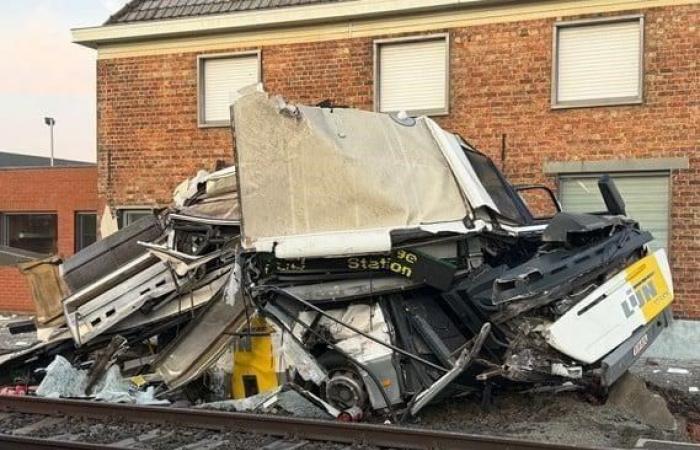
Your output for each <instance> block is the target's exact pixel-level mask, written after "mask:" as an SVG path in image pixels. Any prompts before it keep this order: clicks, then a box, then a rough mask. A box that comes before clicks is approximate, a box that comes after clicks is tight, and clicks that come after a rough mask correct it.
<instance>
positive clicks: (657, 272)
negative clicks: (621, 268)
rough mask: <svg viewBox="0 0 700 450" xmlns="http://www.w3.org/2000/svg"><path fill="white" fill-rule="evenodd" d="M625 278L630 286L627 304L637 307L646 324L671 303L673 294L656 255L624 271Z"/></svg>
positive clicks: (643, 259) (641, 260)
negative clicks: (639, 308)
mask: <svg viewBox="0 0 700 450" xmlns="http://www.w3.org/2000/svg"><path fill="white" fill-rule="evenodd" d="M625 278H626V280H627V282H628V283H629V284H630V287H631V289H630V290H629V291H628V297H629V302H630V303H631V304H632V305H634V304H636V305H639V306H640V307H641V310H642V315H643V316H644V322H645V323H648V322H650V321H651V320H652V319H654V318H655V317H656V316H658V315H659V314H660V313H661V312H662V311H663V310H664V309H665V308H666V307H667V306H668V305H670V304H671V302H672V301H673V292H672V291H671V290H670V289H669V287H668V283H667V282H666V278H665V277H664V274H663V272H662V270H661V267H659V263H658V261H657V260H656V255H649V256H647V257H645V258H642V259H640V260H639V261H637V262H636V263H634V264H632V265H631V266H629V267H628V268H627V269H625Z"/></svg>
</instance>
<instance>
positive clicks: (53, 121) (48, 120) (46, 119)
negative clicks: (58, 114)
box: [44, 117, 56, 167]
mask: <svg viewBox="0 0 700 450" xmlns="http://www.w3.org/2000/svg"><path fill="white" fill-rule="evenodd" d="M44 123H45V124H46V125H48V126H49V130H50V133H51V167H53V126H54V125H56V119H54V118H53V117H44Z"/></svg>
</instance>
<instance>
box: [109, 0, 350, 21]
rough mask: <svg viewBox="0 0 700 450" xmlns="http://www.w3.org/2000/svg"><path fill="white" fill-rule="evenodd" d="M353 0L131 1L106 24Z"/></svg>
mask: <svg viewBox="0 0 700 450" xmlns="http://www.w3.org/2000/svg"><path fill="white" fill-rule="evenodd" d="M346 1H352V0H131V1H129V2H128V3H127V4H126V5H125V6H124V7H123V8H122V9H120V10H119V11H117V12H116V13H115V14H114V15H113V16H112V17H110V18H109V19H108V20H107V22H106V23H105V25H113V24H121V23H129V22H146V21H149V20H160V19H170V18H173V19H175V18H182V17H199V16H207V15H212V14H223V13H228V12H236V11H257V10H261V9H273V8H284V7H289V6H301V5H315V4H319V3H337V2H346Z"/></svg>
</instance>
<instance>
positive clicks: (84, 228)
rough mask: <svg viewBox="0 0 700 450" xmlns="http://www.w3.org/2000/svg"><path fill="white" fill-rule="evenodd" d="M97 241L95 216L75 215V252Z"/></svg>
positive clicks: (90, 213) (85, 213)
mask: <svg viewBox="0 0 700 450" xmlns="http://www.w3.org/2000/svg"><path fill="white" fill-rule="evenodd" d="M95 241H97V214H95V213H94V212H79V213H75V252H76V253H77V252H79V251H80V250H82V249H84V248H85V247H87V246H88V245H90V244H93V243H94V242H95Z"/></svg>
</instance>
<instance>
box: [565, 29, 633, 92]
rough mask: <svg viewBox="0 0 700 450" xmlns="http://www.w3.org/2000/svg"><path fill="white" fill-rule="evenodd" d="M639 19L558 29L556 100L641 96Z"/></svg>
mask: <svg viewBox="0 0 700 450" xmlns="http://www.w3.org/2000/svg"><path fill="white" fill-rule="evenodd" d="M640 27H641V20H640V19H635V20H632V21H625V22H616V23H605V24H599V25H577V26H562V27H559V28H558V36H557V38H558V43H557V57H558V67H557V69H558V72H557V99H556V100H557V102H576V101H586V100H603V99H622V100H635V99H638V98H640V97H641V86H640V77H639V73H640V66H639V64H640V52H641V51H642V48H641V47H642V45H641V30H640Z"/></svg>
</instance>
